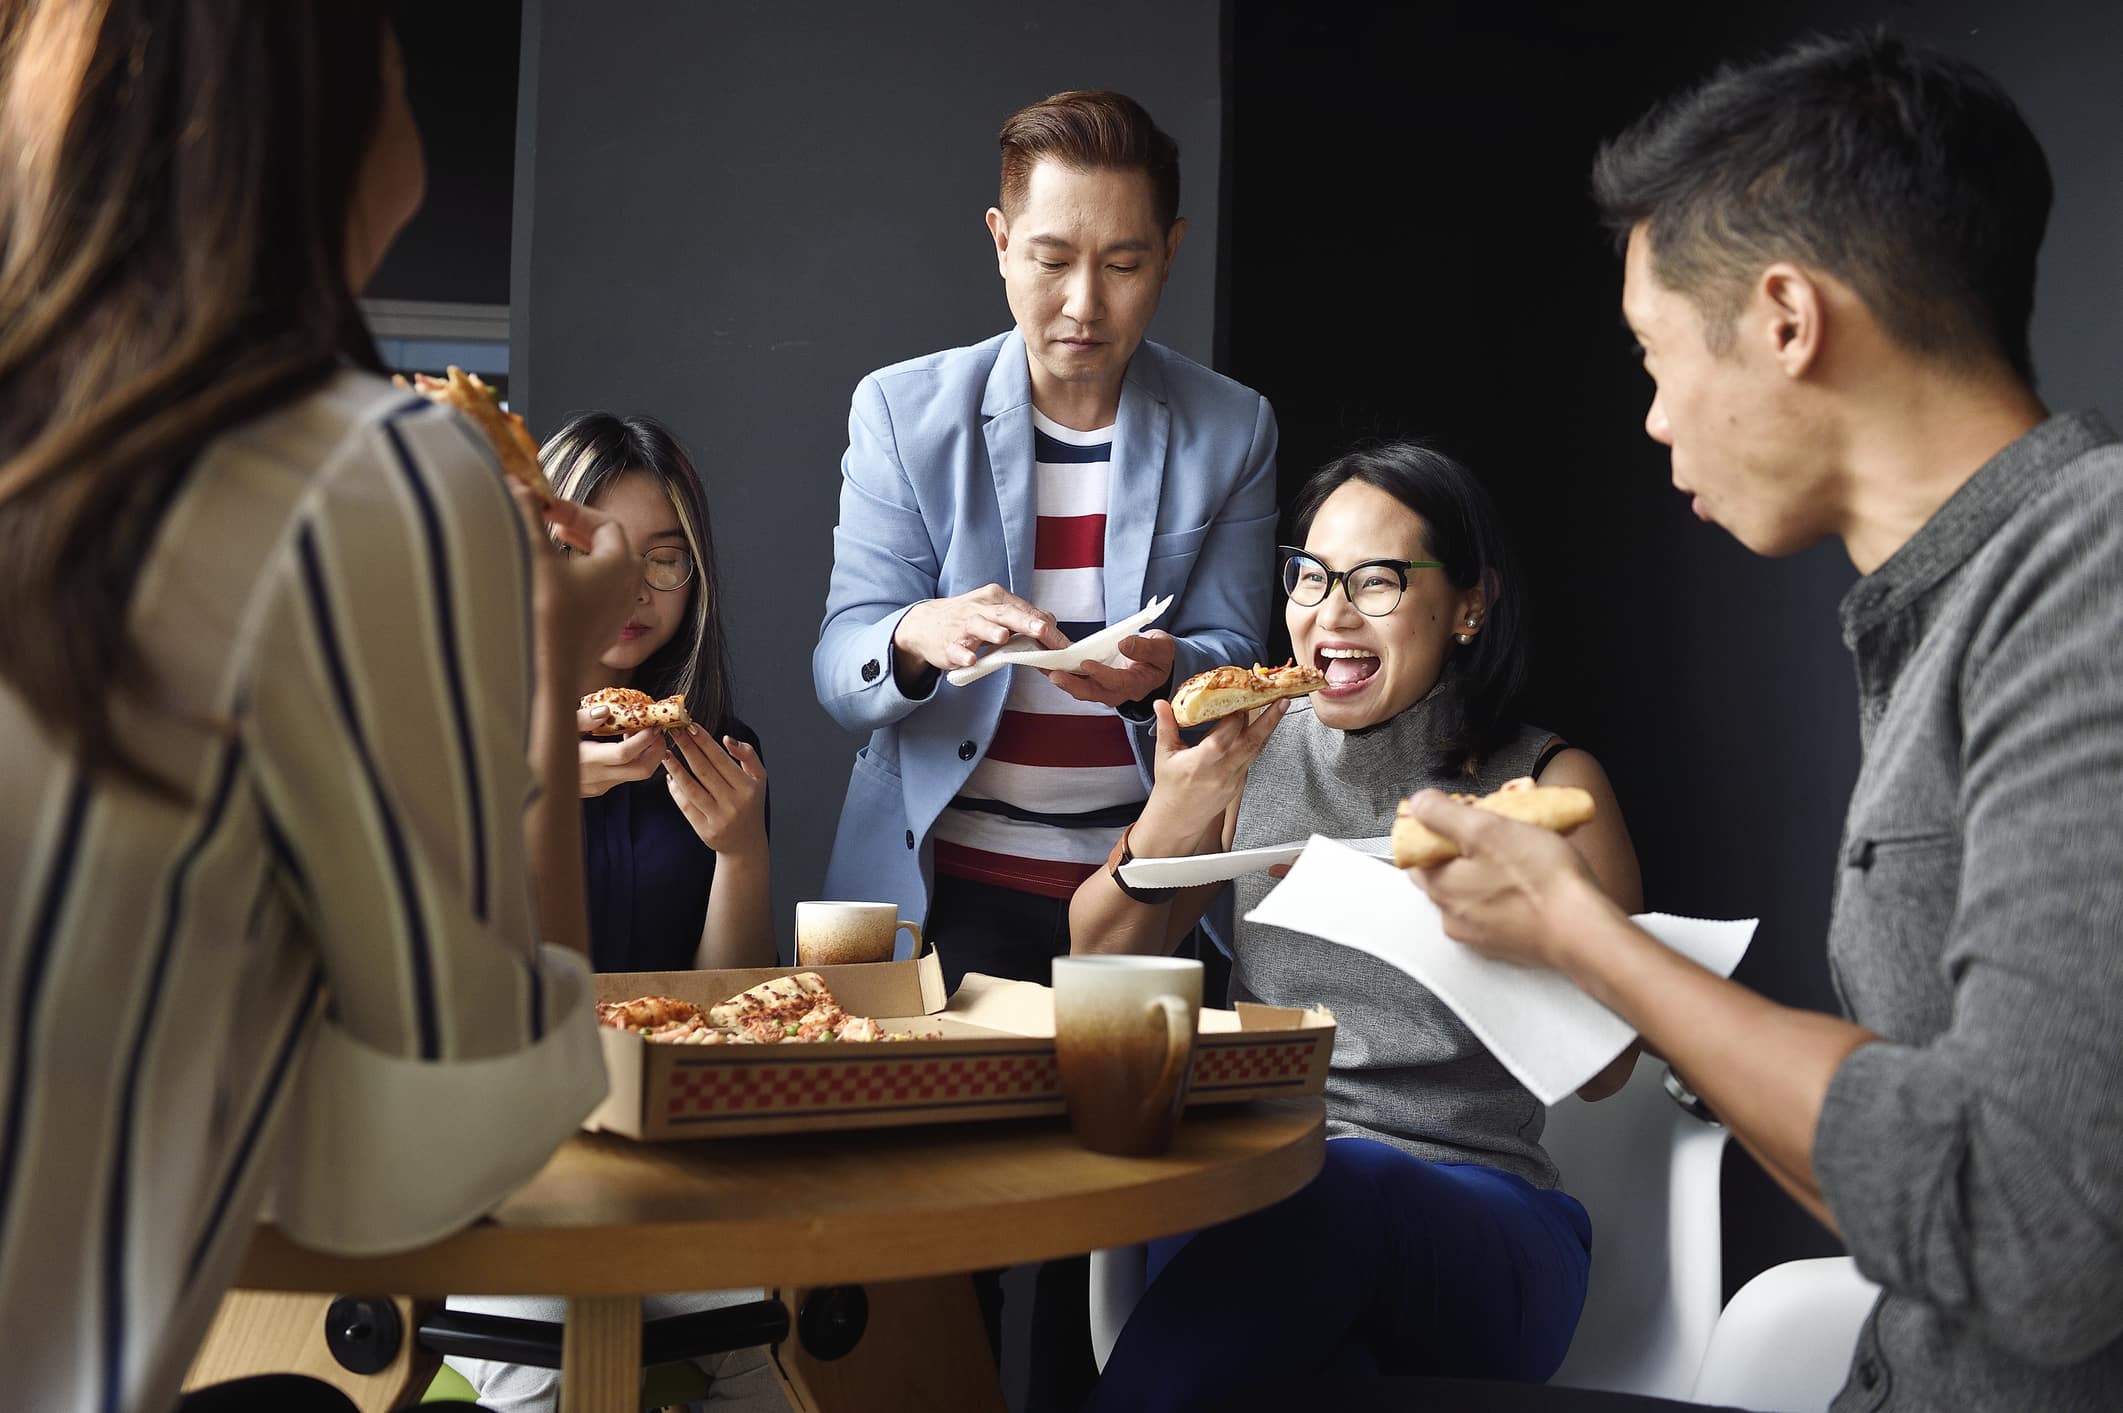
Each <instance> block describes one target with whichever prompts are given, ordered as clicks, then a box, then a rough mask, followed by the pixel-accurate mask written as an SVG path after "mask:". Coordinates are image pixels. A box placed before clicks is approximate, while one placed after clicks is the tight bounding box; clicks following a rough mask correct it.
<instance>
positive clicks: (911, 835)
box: [907, 829, 914, 849]
mask: <svg viewBox="0 0 2123 1413" xmlns="http://www.w3.org/2000/svg"><path fill="white" fill-rule="evenodd" d="M907 847H908V848H910V849H911V848H913V847H914V831H913V830H911V829H909V830H908V831H907Z"/></svg>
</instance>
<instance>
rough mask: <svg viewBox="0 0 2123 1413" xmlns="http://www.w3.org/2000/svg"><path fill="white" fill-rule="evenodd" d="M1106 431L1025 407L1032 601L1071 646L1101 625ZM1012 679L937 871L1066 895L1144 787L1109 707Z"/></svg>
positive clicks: (1021, 674)
mask: <svg viewBox="0 0 2123 1413" xmlns="http://www.w3.org/2000/svg"><path fill="white" fill-rule="evenodd" d="M1113 431H1114V429H1113V428H1112V427H1111V426H1106V427H1101V428H1099V429H1098V430H1096V431H1090V432H1079V431H1074V430H1072V429H1071V428H1068V427H1064V426H1062V425H1061V424H1060V423H1058V422H1055V421H1052V420H1050V419H1049V418H1047V417H1045V416H1043V415H1041V413H1040V412H1039V410H1038V409H1037V408H1034V409H1033V410H1032V461H1033V466H1032V469H1033V474H1034V476H1035V477H1036V482H1037V490H1036V493H1035V495H1034V514H1035V515H1036V517H1037V525H1036V532H1035V535H1034V538H1033V544H1034V549H1033V561H1032V594H1031V598H1032V602H1033V603H1035V604H1037V605H1039V606H1040V607H1041V608H1043V609H1046V610H1047V611H1048V612H1049V613H1052V614H1053V615H1054V616H1055V618H1056V619H1057V625H1056V626H1057V627H1059V628H1060V630H1061V632H1062V635H1063V636H1064V637H1066V638H1068V639H1069V640H1070V641H1071V642H1075V641H1077V640H1079V639H1083V638H1088V637H1090V636H1091V635H1092V634H1093V633H1096V632H1098V631H1099V630H1100V629H1102V628H1104V627H1105V626H1106V619H1107V613H1106V609H1107V604H1106V579H1105V564H1106V516H1107V510H1108V502H1109V501H1110V499H1111V497H1110V494H1109V487H1110V485H1111V473H1112V468H1113ZM1133 611H1134V609H1133V606H1132V605H1131V606H1130V607H1129V608H1127V609H1124V610H1123V612H1130V613H1132V612H1133ZM1007 670H1008V671H1009V674H1010V687H1009V691H1008V693H1007V695H1006V696H1005V697H1004V699H1003V714H1002V720H1001V721H1000V722H999V723H998V724H997V726H996V730H995V738H994V739H993V740H992V741H990V742H989V743H988V749H987V752H986V753H985V754H984V755H983V756H982V757H981V760H980V763H979V764H978V765H976V766H975V767H974V768H973V774H972V775H971V776H970V777H969V778H968V779H967V781H966V783H965V785H964V786H963V787H962V788H961V789H960V791H959V793H958V796H957V797H956V798H955V799H953V800H952V801H951V804H950V806H949V807H948V808H947V809H945V810H944V812H943V814H942V815H941V816H940V817H939V818H938V819H937V821H936V831H935V837H936V871H937V873H938V874H940V875H944V876H948V877H955V878H967V879H972V880H974V881H976V882H981V883H992V884H996V885H999V886H1001V887H1004V888H1014V889H1017V890H1018V891H1020V892H1025V893H1037V894H1041V895H1043V896H1046V897H1050V898H1067V897H1070V896H1071V895H1073V894H1074V893H1075V892H1076V885H1077V884H1079V883H1081V882H1083V881H1084V879H1086V878H1088V877H1089V876H1090V875H1091V874H1092V872H1094V871H1095V870H1096V868H1097V867H1098V865H1099V864H1100V863H1102V862H1104V860H1105V857H1106V855H1107V854H1108V853H1110V852H1111V851H1112V849H1113V841H1114V840H1115V839H1117V838H1119V837H1120V832H1121V829H1122V828H1123V827H1124V826H1126V825H1127V823H1128V822H1129V821H1130V820H1132V819H1134V818H1135V816H1136V815H1138V814H1140V813H1142V807H1143V801H1144V800H1145V799H1146V798H1148V796H1149V790H1148V788H1147V787H1146V786H1145V785H1144V784H1143V774H1142V769H1141V767H1140V766H1138V765H1137V764H1136V760H1135V747H1134V745H1133V744H1132V743H1131V742H1130V740H1129V738H1128V728H1127V726H1126V725H1125V724H1124V723H1123V722H1122V721H1121V718H1120V715H1119V713H1117V712H1115V711H1114V709H1113V708H1112V707H1109V706H1101V705H1100V704H1098V703H1097V702H1086V701H1079V700H1078V699H1076V698H1075V697H1072V696H1070V695H1069V694H1068V693H1067V692H1064V691H1063V690H1062V689H1061V688H1059V687H1057V686H1055V685H1054V683H1053V682H1051V681H1049V680H1048V678H1047V675H1046V674H1045V673H1044V672H1035V671H1033V670H1032V669H1031V668H1027V667H1012V668H1009V669H1007Z"/></svg>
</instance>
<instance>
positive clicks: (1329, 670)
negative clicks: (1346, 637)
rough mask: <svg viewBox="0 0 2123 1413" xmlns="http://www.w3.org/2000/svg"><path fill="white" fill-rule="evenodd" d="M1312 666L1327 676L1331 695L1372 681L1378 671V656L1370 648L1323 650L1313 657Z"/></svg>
mask: <svg viewBox="0 0 2123 1413" xmlns="http://www.w3.org/2000/svg"><path fill="white" fill-rule="evenodd" d="M1312 665H1313V666H1314V667H1317V668H1318V669H1319V670H1320V671H1321V672H1324V673H1325V674H1327V686H1326V690H1327V691H1328V692H1329V693H1335V692H1341V691H1350V690H1353V689H1355V688H1357V687H1361V686H1363V685H1364V683H1366V682H1368V681H1370V680H1371V676H1372V674H1373V673H1375V672H1377V671H1378V668H1379V660H1378V654H1377V653H1375V652H1373V651H1371V650H1370V649H1369V648H1346V647H1338V648H1321V649H1319V650H1318V651H1317V652H1315V653H1313V655H1312Z"/></svg>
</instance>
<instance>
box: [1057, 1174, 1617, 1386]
mask: <svg viewBox="0 0 2123 1413" xmlns="http://www.w3.org/2000/svg"><path fill="white" fill-rule="evenodd" d="M1591 1251H1592V1223H1591V1221H1590V1220H1589V1219H1588V1218H1587V1217H1586V1215H1585V1209H1584V1208H1583V1207H1581V1206H1579V1205H1578V1202H1577V1199H1575V1198H1573V1197H1571V1196H1569V1195H1568V1194H1566V1193H1562V1192H1550V1191H1543V1190H1542V1189H1540V1188H1537V1187H1535V1186H1533V1184H1531V1183H1529V1182H1527V1181H1526V1180H1525V1179H1523V1178H1520V1177H1516V1176H1514V1175H1512V1174H1510V1173H1505V1172H1500V1171H1498V1170H1497V1169H1494V1168H1484V1167H1477V1166H1474V1165H1471V1164H1450V1163H1429V1162H1425V1161H1423V1160H1422V1159H1420V1158H1415V1157H1411V1156H1410V1155H1409V1154H1406V1153H1403V1152H1402V1151H1401V1150H1399V1149H1398V1148H1394V1147H1391V1146H1389V1145H1387V1144H1384V1143H1378V1142H1374V1141H1373V1140H1371V1139H1367V1138H1338V1139H1334V1140H1332V1141H1331V1142H1329V1143H1328V1144H1327V1159H1326V1165H1325V1166H1324V1167H1323V1168H1322V1169H1321V1170H1320V1175H1319V1176H1318V1177H1317V1178H1315V1179H1314V1180H1313V1181H1312V1183H1311V1184H1310V1185H1309V1186H1307V1187H1306V1188H1304V1189H1303V1190H1302V1191H1300V1192H1298V1193H1296V1194H1294V1195H1293V1196H1291V1197H1289V1198H1287V1199H1285V1200H1284V1201H1282V1202H1279V1203H1277V1204H1276V1205H1275V1206H1273V1207H1269V1208H1267V1209H1265V1210H1264V1211H1260V1212H1256V1213H1254V1214H1252V1215H1251V1216H1247V1217H1241V1218H1239V1219H1238V1220H1237V1221H1234V1222H1228V1223H1226V1224H1225V1225H1223V1226H1220V1227H1212V1228H1210V1229H1209V1230H1207V1231H1203V1232H1199V1233H1197V1234H1196V1235H1195V1236H1194V1237H1192V1238H1191V1239H1189V1240H1187V1241H1186V1242H1185V1244H1184V1245H1183V1246H1181V1247H1180V1248H1179V1249H1178V1250H1177V1251H1176V1252H1173V1253H1171V1255H1170V1259H1169V1261H1167V1263H1166V1264H1165V1265H1164V1268H1163V1269H1162V1270H1156V1269H1155V1267H1156V1261H1157V1257H1158V1256H1160V1255H1163V1254H1165V1253H1164V1252H1163V1251H1153V1254H1152V1268H1153V1275H1152V1278H1151V1281H1150V1285H1149V1288H1148V1289H1147V1290H1145V1291H1144V1292H1143V1298H1142V1300H1141V1302H1140V1303H1139V1304H1137V1306H1136V1307H1135V1312H1134V1314H1133V1315H1131V1316H1130V1317H1129V1320H1128V1325H1127V1328H1126V1329H1125V1330H1123V1331H1122V1332H1121V1337H1120V1341H1119V1343H1118V1344H1116V1345H1115V1346H1114V1349H1113V1357H1112V1358H1111V1359H1110V1360H1108V1361H1107V1364H1106V1369H1105V1373H1104V1375H1103V1376H1102V1377H1101V1378H1100V1379H1099V1384H1098V1391H1097V1393H1096V1394H1095V1395H1094V1396H1093V1397H1092V1400H1091V1402H1090V1405H1089V1407H1090V1409H1091V1410H1092V1411H1093V1413H1123V1411H1124V1410H1131V1411H1132V1410H1142V1413H1180V1411H1181V1410H1188V1409H1210V1408H1215V1407H1217V1406H1218V1405H1219V1404H1221V1403H1224V1402H1226V1401H1227V1400H1229V1399H1231V1398H1233V1397H1234V1396H1236V1395H1238V1394H1240V1393H1243V1392H1244V1391H1246V1390H1247V1389H1250V1388H1257V1387H1259V1386H1260V1385H1261V1384H1262V1383H1264V1382H1269V1381H1273V1380H1277V1379H1283V1378H1289V1377H1293V1376H1301V1375H1304V1374H1308V1373H1312V1372H1320V1373H1326V1372H1336V1373H1376V1374H1386V1375H1408V1374H1434V1375H1451V1376H1457V1377H1462V1378H1480V1379H1514V1380H1521V1381H1529V1382H1538V1381H1540V1380H1542V1379H1545V1378H1547V1377H1548V1376H1549V1375H1550V1374H1552V1373H1554V1372H1555V1370H1556V1366H1557V1365H1559V1364H1561V1363H1562V1362H1563V1355H1564V1354H1565V1353H1567V1352H1568V1351H1569V1348H1570V1336H1571V1334H1572V1332H1573V1331H1575V1330H1576V1328H1577V1321H1578V1313H1579V1311H1580V1310H1581V1309H1582V1308H1583V1307H1584V1304H1585V1277H1586V1273H1587V1271H1588V1269H1589V1268H1590V1265H1591Z"/></svg>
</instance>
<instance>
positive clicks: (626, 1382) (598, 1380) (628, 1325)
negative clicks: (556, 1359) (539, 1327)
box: [560, 1295, 641, 1413]
mask: <svg viewBox="0 0 2123 1413" xmlns="http://www.w3.org/2000/svg"><path fill="white" fill-rule="evenodd" d="M640 1407H641V1297H640V1296H638V1295H574V1296H570V1297H568V1317H567V1323H566V1324H565V1325H564V1326H562V1328H561V1332H560V1413H637V1410H638V1409H639V1408H640Z"/></svg>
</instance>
